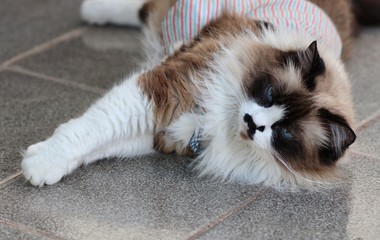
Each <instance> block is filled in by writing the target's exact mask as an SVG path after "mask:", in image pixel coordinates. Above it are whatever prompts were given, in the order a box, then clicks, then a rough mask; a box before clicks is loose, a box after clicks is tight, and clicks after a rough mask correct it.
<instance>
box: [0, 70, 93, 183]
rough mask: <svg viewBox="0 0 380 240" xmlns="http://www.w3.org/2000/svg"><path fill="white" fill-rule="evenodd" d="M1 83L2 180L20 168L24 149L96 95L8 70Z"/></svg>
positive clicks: (74, 113) (41, 138)
mask: <svg viewBox="0 0 380 240" xmlns="http://www.w3.org/2000/svg"><path fill="white" fill-rule="evenodd" d="M0 85H1V87H0V109H1V114H0V126H1V127H0V142H1V144H0V180H1V179H3V178H5V177H7V176H9V175H11V174H14V173H15V172H17V171H19V170H20V161H21V154H20V152H21V150H23V149H25V148H26V147H27V146H28V145H30V144H32V143H35V142H37V141H42V140H44V139H45V138H46V137H48V136H49V135H50V134H52V132H53V130H54V129H55V128H56V127H57V126H58V124H60V123H63V122H65V121H67V120H68V119H70V118H72V117H75V116H76V115H78V114H79V113H81V112H83V111H84V110H85V108H86V107H88V106H89V105H90V104H91V102H92V101H93V100H94V99H95V98H96V97H97V96H96V95H95V94H92V93H86V92H83V91H80V90H75V89H72V88H69V87H65V86H62V85H59V84H54V83H50V82H47V81H44V80H37V79H34V78H30V77H26V76H23V75H18V74H14V73H8V72H2V73H0Z"/></svg>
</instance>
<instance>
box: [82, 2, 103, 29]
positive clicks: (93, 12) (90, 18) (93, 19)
mask: <svg viewBox="0 0 380 240" xmlns="http://www.w3.org/2000/svg"><path fill="white" fill-rule="evenodd" d="M107 12H108V11H107V2H106V1H104V0H85V1H83V3H82V6H81V8H80V13H81V16H82V19H83V20H85V21H86V22H88V23H91V24H98V25H103V24H105V23H107V21H108V20H109V19H107V15H106V14H107Z"/></svg>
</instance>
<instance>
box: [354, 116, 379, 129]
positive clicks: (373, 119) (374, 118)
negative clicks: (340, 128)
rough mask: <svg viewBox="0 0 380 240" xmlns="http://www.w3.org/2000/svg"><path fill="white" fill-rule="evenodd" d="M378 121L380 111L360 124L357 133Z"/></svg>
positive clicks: (357, 126)
mask: <svg viewBox="0 0 380 240" xmlns="http://www.w3.org/2000/svg"><path fill="white" fill-rule="evenodd" d="M377 120H380V111H377V112H375V113H374V114H373V115H372V116H370V117H368V118H366V119H364V120H362V121H361V122H360V123H358V124H357V125H356V127H355V131H357V132H360V131H362V130H364V129H365V128H367V127H369V126H370V125H372V124H373V123H375V122H376V121H377Z"/></svg>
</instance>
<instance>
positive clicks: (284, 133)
mask: <svg viewBox="0 0 380 240" xmlns="http://www.w3.org/2000/svg"><path fill="white" fill-rule="evenodd" d="M280 134H281V136H282V137H283V138H284V139H287V140H290V139H292V138H293V134H292V133H291V132H290V131H289V130H288V129H286V128H281V129H280Z"/></svg>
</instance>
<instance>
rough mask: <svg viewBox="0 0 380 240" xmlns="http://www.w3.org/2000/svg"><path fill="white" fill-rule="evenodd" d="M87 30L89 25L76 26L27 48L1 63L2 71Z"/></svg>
mask: <svg viewBox="0 0 380 240" xmlns="http://www.w3.org/2000/svg"><path fill="white" fill-rule="evenodd" d="M87 30H88V28H87V27H80V28H76V29H74V30H72V31H69V32H66V33H64V34H62V35H61V36H59V37H57V38H54V39H51V40H49V41H47V42H44V43H42V44H40V45H37V46H35V47H34V48H31V49H29V50H27V51H26V52H22V53H20V54H18V55H16V56H14V57H12V58H11V59H9V60H7V61H5V62H3V63H2V64H1V65H0V71H1V70H3V69H4V68H6V67H8V66H10V65H12V64H14V63H15V62H18V61H20V60H22V59H24V58H27V57H30V56H32V55H35V54H38V53H41V52H43V51H46V50H48V49H50V48H52V47H54V46H55V45H57V44H59V43H62V42H66V41H69V40H71V39H73V38H76V37H79V36H80V35H82V34H83V33H84V32H86V31H87Z"/></svg>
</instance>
